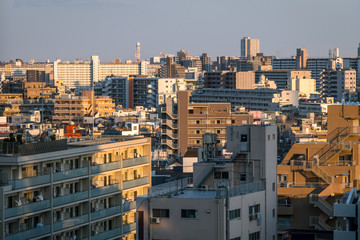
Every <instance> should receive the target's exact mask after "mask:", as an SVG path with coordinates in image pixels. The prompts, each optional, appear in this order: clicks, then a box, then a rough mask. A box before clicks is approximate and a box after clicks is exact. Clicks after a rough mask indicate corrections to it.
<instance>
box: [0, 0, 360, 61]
mask: <svg viewBox="0 0 360 240" xmlns="http://www.w3.org/2000/svg"><path fill="white" fill-rule="evenodd" d="M306 2H307V3H309V4H310V1H308V0H306V1H294V2H291V3H289V2H288V1H283V0H279V1H271V2H266V1H253V2H250V1H241V2H237V1H226V2H222V3H219V2H216V1H206V2H205V1H203V0H199V1H196V2H190V1H185V4H179V3H177V2H175V1H161V0H155V1H137V2H132V1H128V0H123V1H121V2H118V1H113V0H107V1H99V0H91V1H82V0H75V1H61V2H58V1H53V0H51V1H46V2H44V1H40V0H30V1H24V0H9V1H3V2H1V3H0V9H1V10H0V13H1V14H0V15H1V16H0V22H1V23H0V28H1V30H2V31H1V33H0V37H1V39H2V44H1V46H0V52H1V55H0V61H9V60H10V59H15V58H21V59H24V60H25V61H27V60H29V59H31V58H34V59H35V60H36V61H44V60H46V59H50V60H55V59H56V58H61V59H64V60H74V59H76V58H83V59H87V58H89V57H90V55H99V56H100V57H101V59H102V60H103V61H112V60H113V59H114V58H116V57H120V58H121V60H122V61H125V60H127V59H131V60H134V50H135V45H136V42H140V43H141V55H142V59H148V58H150V57H152V56H154V55H157V54H158V53H159V52H166V53H173V54H176V52H177V51H179V50H180V49H185V50H187V51H190V54H191V55H192V56H199V55H201V53H203V52H206V53H208V55H209V56H212V57H216V56H239V55H240V40H241V39H242V38H243V37H246V36H249V37H251V38H256V39H259V40H260V42H261V46H260V52H263V53H264V54H265V55H275V56H277V57H290V56H294V55H295V54H296V49H297V48H307V49H308V51H309V57H327V56H328V50H329V49H333V48H336V47H337V48H340V56H342V57H351V56H356V55H357V47H358V44H359V41H360V33H359V32H358V31H356V30H355V29H358V27H359V22H360V21H359V20H360V17H359V16H358V15H357V14H356V9H359V8H360V2H358V1H356V0H350V1H347V4H346V5H345V4H344V3H341V2H337V1H326V5H325V4H324V3H325V1H317V2H311V5H309V4H307V3H306ZM309 6H311V8H310V7H309ZM245 9H256V11H255V10H253V11H245ZM239 10H240V11H239ZM295 10H296V12H298V13H299V14H300V13H301V16H304V17H294V11H295ZM335 17H336V19H341V21H336V19H335ZM219 19H223V21H220V20H219ZM345 24H346V26H344V25H345ZM309 26H311V27H309ZM94 29H95V31H94ZM284 29H286V31H284ZM319 29H321V32H320V31H319ZM349 29H350V30H349ZM351 29H353V31H351ZM274 36H277V37H274ZM313 39H316V41H314V40H313ZM279 40H280V41H279Z"/></svg>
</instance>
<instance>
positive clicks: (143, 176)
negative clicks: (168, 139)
mask: <svg viewBox="0 0 360 240" xmlns="http://www.w3.org/2000/svg"><path fill="white" fill-rule="evenodd" d="M9 144H15V143H9ZM0 172H1V187H0V202H1V204H0V210H1V213H2V214H1V216H0V220H1V224H0V226H1V231H0V235H1V236H0V239H3V240H16V239H54V240H63V239H93V240H97V239H99V240H100V239H101V240H102V239H116V238H119V239H128V240H130V239H135V234H136V203H135V201H136V198H137V196H140V195H143V194H146V193H147V189H148V187H149V186H151V141H150V139H148V138H142V137H137V138H121V139H120V138H119V139H118V140H114V138H113V139H111V140H109V139H99V140H91V141H80V142H76V143H67V142H66V140H60V141H50V142H42V143H35V144H26V145H17V147H16V148H11V147H9V148H8V149H7V150H6V151H5V150H2V153H1V154H0Z"/></svg>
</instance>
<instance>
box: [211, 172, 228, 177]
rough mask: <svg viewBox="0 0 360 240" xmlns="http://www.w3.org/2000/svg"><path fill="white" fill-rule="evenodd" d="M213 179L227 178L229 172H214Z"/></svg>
mask: <svg viewBox="0 0 360 240" xmlns="http://www.w3.org/2000/svg"><path fill="white" fill-rule="evenodd" d="M214 178H215V179H229V172H214Z"/></svg>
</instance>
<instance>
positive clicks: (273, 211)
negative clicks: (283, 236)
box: [272, 208, 275, 218]
mask: <svg viewBox="0 0 360 240" xmlns="http://www.w3.org/2000/svg"><path fill="white" fill-rule="evenodd" d="M272 213H273V218H274V217H275V208H273V210H272Z"/></svg>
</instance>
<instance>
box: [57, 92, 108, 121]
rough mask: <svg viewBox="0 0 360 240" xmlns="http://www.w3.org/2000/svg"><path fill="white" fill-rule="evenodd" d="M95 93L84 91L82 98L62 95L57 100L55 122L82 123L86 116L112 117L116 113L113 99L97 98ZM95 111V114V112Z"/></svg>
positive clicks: (106, 97)
mask: <svg viewBox="0 0 360 240" xmlns="http://www.w3.org/2000/svg"><path fill="white" fill-rule="evenodd" d="M93 98H94V92H93V91H82V96H72V95H62V96H60V97H59V98H56V99H55V104H54V115H53V117H52V119H53V120H54V121H81V120H82V119H83V118H84V117H85V116H90V117H91V116H95V115H96V114H98V115H99V116H100V117H105V116H110V115H112V113H113V112H115V104H114V103H113V99H112V98H110V97H108V96H97V97H95V98H94V99H93ZM94 109H95V112H94Z"/></svg>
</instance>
